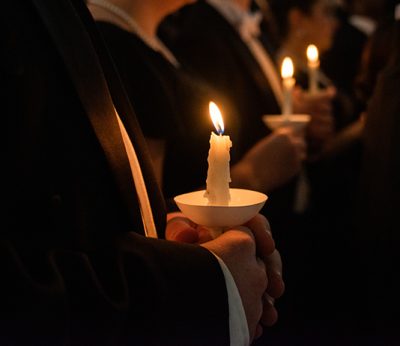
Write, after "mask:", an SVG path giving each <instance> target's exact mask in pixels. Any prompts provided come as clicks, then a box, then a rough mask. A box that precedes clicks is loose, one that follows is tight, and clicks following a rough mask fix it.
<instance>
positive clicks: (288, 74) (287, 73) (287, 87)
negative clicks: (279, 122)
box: [281, 57, 296, 120]
mask: <svg viewBox="0 0 400 346" xmlns="http://www.w3.org/2000/svg"><path fill="white" fill-rule="evenodd" d="M293 75H294V66H293V62H292V59H290V58H289V57H286V58H285V59H283V62H282V67H281V76H282V87H283V105H282V115H283V116H285V117H287V120H289V119H290V115H291V114H292V113H293V105H292V103H293V101H292V90H293V87H294V85H295V83H296V80H295V79H294V78H293Z"/></svg>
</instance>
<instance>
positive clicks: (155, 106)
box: [98, 22, 238, 198]
mask: <svg viewBox="0 0 400 346" xmlns="http://www.w3.org/2000/svg"><path fill="white" fill-rule="evenodd" d="M98 26H99V28H100V30H101V32H102V34H103V37H104V39H105V40H106V42H107V44H108V47H109V49H110V53H111V55H112V56H113V59H114V61H115V63H116V66H117V68H118V70H119V72H120V75H121V77H122V79H123V82H124V85H125V87H126V90H127V94H128V96H129V98H130V100H131V102H132V103H133V105H134V107H135V111H136V114H137V116H138V119H139V122H140V123H141V126H142V128H143V132H144V134H145V136H146V137H149V138H151V139H158V140H164V141H165V160H164V166H163V190H164V193H165V196H166V197H167V198H173V197H174V196H176V195H178V194H181V193H185V192H190V191H193V190H196V189H199V188H204V186H205V180H206V177H207V156H208V150H209V138H210V133H211V131H212V130H214V127H213V124H212V122H211V119H210V115H209V110H208V104H209V102H210V101H211V100H213V101H214V102H216V103H217V104H218V105H219V107H220V108H221V109H222V111H223V113H224V121H225V124H226V134H228V135H229V136H230V137H231V139H232V141H233V143H235V142H236V141H237V132H238V125H237V122H238V120H237V116H236V115H235V113H234V112H233V111H232V110H229V109H227V107H226V106H225V104H226V102H224V100H223V99H222V97H220V96H219V95H218V93H217V92H216V91H215V90H213V89H212V88H210V87H209V86H207V85H206V84H205V83H204V82H203V81H202V80H200V79H199V78H194V77H192V75H191V74H190V72H189V71H187V70H186V69H185V68H184V67H183V66H180V67H179V68H176V67H175V66H173V65H171V63H170V62H169V61H167V60H166V59H165V58H164V57H163V56H162V55H161V54H160V53H158V52H156V51H154V50H153V49H151V48H150V47H149V46H147V45H146V44H145V43H144V42H143V41H142V40H141V39H140V38H139V37H137V36H136V35H134V34H131V33H128V32H126V31H124V30H122V29H120V28H118V27H116V26H114V25H112V24H109V23H105V22H99V23H98ZM236 156H237V155H236V145H235V144H234V147H233V148H232V150H231V157H232V160H231V162H232V163H235V157H236ZM178 167H179V169H177V168H178Z"/></svg>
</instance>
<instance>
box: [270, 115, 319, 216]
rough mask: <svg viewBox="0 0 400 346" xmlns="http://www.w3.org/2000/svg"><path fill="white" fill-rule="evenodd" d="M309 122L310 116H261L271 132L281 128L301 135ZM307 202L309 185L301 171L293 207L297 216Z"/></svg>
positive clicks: (303, 172) (305, 206)
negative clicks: (289, 128)
mask: <svg viewBox="0 0 400 346" xmlns="http://www.w3.org/2000/svg"><path fill="white" fill-rule="evenodd" d="M310 120H311V116H310V115H309V114H291V115H290V116H289V117H287V116H285V115H281V114H277V115H264V116H263V121H264V123H265V125H266V126H267V127H268V128H270V129H271V130H276V129H279V128H281V127H291V128H293V129H294V131H295V132H297V133H299V134H303V135H304V131H305V128H306V126H307V124H308V123H309V122H310ZM308 200H309V183H308V179H307V175H306V172H305V171H304V169H302V170H301V171H300V173H299V176H298V180H297V186H296V196H295V200H294V205H293V210H294V212H295V213H297V214H301V213H303V212H304V211H305V210H306V209H307V206H308Z"/></svg>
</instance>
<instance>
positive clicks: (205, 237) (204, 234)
mask: <svg viewBox="0 0 400 346" xmlns="http://www.w3.org/2000/svg"><path fill="white" fill-rule="evenodd" d="M197 231H198V234H199V243H200V244H203V243H205V242H207V241H210V240H213V236H212V234H211V233H210V230H209V229H208V228H206V227H198V228H197Z"/></svg>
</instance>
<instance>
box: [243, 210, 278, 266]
mask: <svg viewBox="0 0 400 346" xmlns="http://www.w3.org/2000/svg"><path fill="white" fill-rule="evenodd" d="M246 226H247V227H249V228H250V230H251V231H252V233H253V235H254V239H255V242H256V249H257V255H258V256H259V257H261V258H262V259H263V260H265V259H266V258H267V257H268V256H269V255H271V254H272V253H273V252H274V250H275V242H274V239H273V238H272V233H271V229H270V226H269V223H268V220H267V218H266V217H265V216H263V215H261V214H258V215H256V216H255V217H254V218H252V219H251V220H250V221H248V222H247V223H246Z"/></svg>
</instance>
